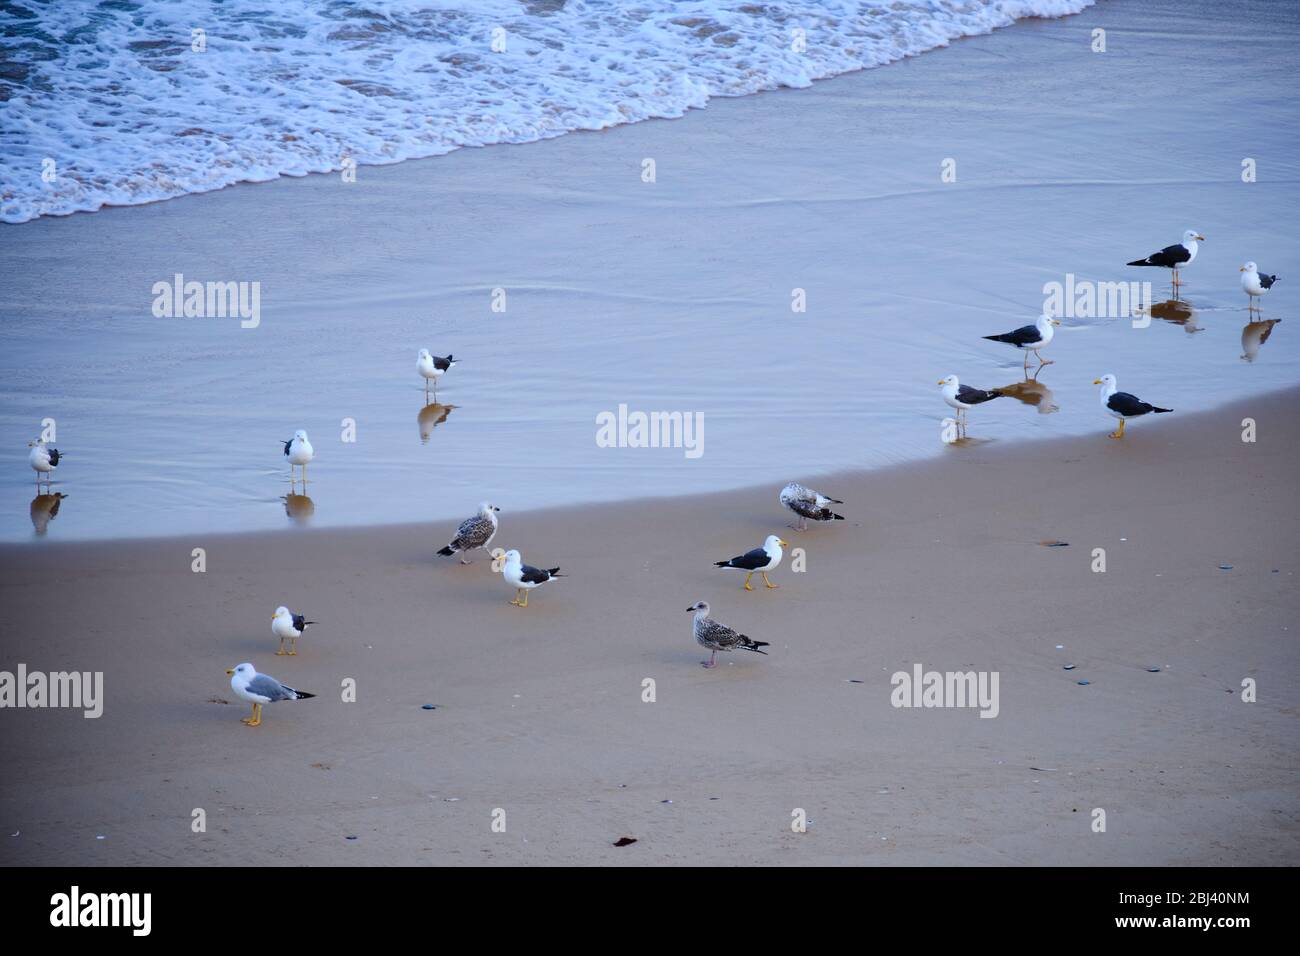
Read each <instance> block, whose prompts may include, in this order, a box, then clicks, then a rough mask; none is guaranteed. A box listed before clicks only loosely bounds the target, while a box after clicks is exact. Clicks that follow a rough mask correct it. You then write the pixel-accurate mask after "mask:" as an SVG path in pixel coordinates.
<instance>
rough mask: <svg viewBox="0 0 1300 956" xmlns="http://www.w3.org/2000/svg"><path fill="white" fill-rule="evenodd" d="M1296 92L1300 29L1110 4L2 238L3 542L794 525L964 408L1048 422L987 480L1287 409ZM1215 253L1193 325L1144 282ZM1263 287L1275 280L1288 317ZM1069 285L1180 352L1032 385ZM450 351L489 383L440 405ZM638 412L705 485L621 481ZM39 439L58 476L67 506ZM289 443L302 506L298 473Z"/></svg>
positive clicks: (1139, 354) (1285, 6) (1138, 349)
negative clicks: (600, 126)
mask: <svg viewBox="0 0 1300 956" xmlns="http://www.w3.org/2000/svg"><path fill="white" fill-rule="evenodd" d="M154 6H157V5H154ZM226 6H228V5H223V8H224V7H226ZM681 6H689V5H685V4H683V5H681ZM980 6H982V5H978V4H968V5H962V6H961V7H960V9H967V10H975V9H976V8H977V7H980ZM928 7H929V5H928V4H923V5H919V6H918V5H913V6H912V7H905V6H903V5H893V6H891V9H896V10H904V9H922V8H928ZM769 8H770V9H781V8H778V7H772V6H770V5H764V9H769ZM163 9H168V8H167V7H166V6H164V7H163ZM565 9H566V10H567V9H568V7H567V6H566V8H565ZM736 9H740V8H739V7H737V8H736ZM832 9H834V8H832ZM227 12H228V11H227ZM1175 20H1176V22H1177V23H1178V25H1179V29H1178V31H1176V32H1174V33H1171V32H1170V30H1169V24H1170V23H1171V22H1174V21H1175ZM1100 25H1104V27H1105V28H1106V29H1107V30H1108V32H1109V46H1108V50H1107V52H1105V53H1096V52H1093V51H1092V49H1091V46H1090V40H1091V36H1092V31H1093V30H1094V29H1096V28H1098V27H1099V26H1100ZM1247 50H1248V51H1249V52H1250V55H1249V56H1247V55H1243V54H1244V51H1247ZM1191 60H1194V61H1195V63H1196V76H1197V80H1196V81H1195V82H1193V83H1192V84H1191V85H1189V86H1188V87H1186V89H1185V90H1184V91H1183V93H1182V94H1181V95H1179V96H1178V97H1174V98H1172V99H1169V100H1168V101H1164V102H1159V103H1153V102H1152V100H1151V96H1150V92H1149V91H1150V90H1151V89H1152V88H1153V87H1154V86H1157V85H1158V84H1160V83H1162V82H1165V81H1166V80H1167V78H1168V77H1170V76H1173V75H1179V76H1183V75H1186V71H1187V64H1188V62H1189V61H1191ZM1298 71H1300V9H1298V8H1297V6H1296V4H1294V3H1289V2H1288V3H1281V2H1279V3H1260V4H1251V5H1248V6H1245V7H1242V8H1240V9H1239V10H1238V11H1237V12H1236V13H1235V14H1234V15H1233V16H1232V17H1227V16H1226V15H1225V14H1224V12H1223V8H1222V7H1221V6H1220V5H1219V4H1216V3H1212V2H1208V0H1206V2H1199V0H1190V2H1172V0H1150V2H1146V3H1141V4H1137V3H1127V2H1112V3H1106V4H1102V5H1099V6H1097V7H1095V8H1092V9H1090V10H1088V11H1085V12H1084V13H1083V14H1081V15H1079V16H1077V17H1071V18H1066V19H1040V20H1025V21H1021V22H1019V23H1017V24H1015V25H1014V26H1011V27H1010V28H1008V29H1006V30H999V31H997V32H996V33H995V34H993V35H991V36H986V37H981V38H977V39H972V40H968V41H964V42H962V43H956V44H953V45H952V46H950V47H949V48H947V49H943V50H938V51H934V52H932V53H928V54H925V55H923V56H920V57H917V58H915V59H912V60H909V61H907V62H904V63H901V64H895V65H893V66H890V67H887V68H883V69H873V70H865V71H858V72H853V73H850V74H847V75H842V76H839V77H835V78H832V79H828V80H826V81H823V82H817V83H815V84H813V85H812V86H811V87H808V88H804V89H796V90H783V91H779V92H775V93H771V94H763V95H756V96H747V97H740V98H732V99H726V100H718V101H715V102H713V103H712V104H710V106H709V108H708V109H705V110H700V111H691V112H690V113H688V114H687V115H685V116H682V117H681V118H678V119H675V120H672V121H669V122H646V123H634V124H624V125H622V126H620V127H618V128H616V129H611V130H608V131H605V132H602V133H599V134H581V133H579V134H575V135H571V136H559V137H554V138H550V139H547V140H546V141H543V142H534V143H530V144H527V145H522V146H518V147H513V148H511V147H499V148H493V149H484V150H475V151H460V152H454V153H452V154H450V155H445V156H441V157H437V158H432V159H428V160H421V161H413V162H409V163H404V164H401V165H398V166H383V167H373V168H362V169H361V170H359V173H358V177H357V181H356V182H354V183H345V182H343V181H342V179H341V177H340V176H339V175H338V174H337V173H335V174H333V175H329V176H309V177H303V178H296V179H292V180H287V181H281V182H275V183H265V184H258V185H243V186H237V187H234V188H231V189H224V190H217V191H210V192H206V193H204V194H201V195H191V196H186V197H181V198H176V199H171V200H168V201H166V202H159V203H152V204H149V205H143V206H136V207H132V208H118V209H101V210H100V211H98V212H95V213H93V214H89V215H80V216H73V217H45V216H42V217H41V218H39V219H36V220H33V221H29V222H26V223H23V224H18V225H3V226H0V262H2V263H3V270H2V271H3V281H0V540H4V541H25V542H41V541H59V540H76V539H89V538H99V539H104V538H121V537H134V536H154V535H177V534H183V535H186V536H189V535H197V536H202V535H205V534H211V533H214V532H226V531H230V532H235V531H249V530H265V529H277V528H293V527H297V526H299V525H302V524H309V525H316V526H331V525H360V524H383V523H405V522H410V521H435V522H438V523H439V525H440V527H442V528H446V529H448V530H449V529H450V528H451V527H453V526H454V524H455V521H456V520H458V519H459V518H462V517H464V516H466V515H468V514H469V513H470V512H471V511H472V510H473V508H474V507H475V506H476V504H477V503H478V502H479V501H481V500H483V499H489V500H491V501H493V502H495V503H496V504H498V505H499V506H500V507H501V508H502V520H503V523H504V526H505V527H507V528H508V526H509V520H510V515H511V514H512V513H514V512H517V511H519V510H523V509H530V508H540V507H546V506H550V505H571V504H577V503H581V502H586V501H614V500H626V499H634V498H641V497H648V496H660V495H662V496H672V495H681V494H690V493H698V492H705V491H717V490H724V489H727V488H735V487H740V486H747V485H754V484H761V483H770V484H771V486H772V508H773V511H772V518H773V520H774V521H778V522H779V521H780V520H781V512H780V510H779V507H778V505H777V503H776V496H777V491H778V490H779V488H780V487H781V485H783V484H784V483H785V482H787V481H790V480H792V479H793V480H804V481H808V482H810V483H812V484H814V485H816V484H818V482H816V481H814V480H813V476H816V475H822V474H827V473H831V472H835V471H839V470H845V469H859V468H873V467H878V466H882V465H888V464H891V463H898V462H907V461H914V460H918V459H925V458H936V459H942V457H943V456H948V455H960V454H962V453H963V449H962V448H960V447H957V448H954V447H950V446H946V445H944V444H943V443H942V442H941V440H940V437H941V426H940V423H941V420H942V419H943V418H944V417H946V416H947V415H949V410H948V408H947V407H946V406H945V405H944V404H943V403H942V401H941V399H940V397H939V387H938V385H937V380H938V379H939V378H941V377H943V376H945V375H947V374H949V373H953V374H957V375H958V376H960V377H961V379H962V380H963V381H965V382H967V383H968V384H972V385H976V386H979V387H985V388H987V387H995V386H996V387H1007V386H1013V387H1014V389H1013V390H1014V391H1015V392H1016V393H1018V394H1019V395H1021V396H1022V397H1023V398H1024V399H1025V401H1021V400H1018V399H1017V398H1014V397H1006V398H1001V399H998V400H996V401H993V402H991V403H989V404H987V405H984V406H980V407H979V408H977V409H975V410H973V411H972V412H971V415H970V422H971V429H970V433H971V436H972V439H973V440H975V441H978V442H981V443H983V447H985V448H989V447H992V448H996V447H997V444H998V443H1005V442H1012V441H1022V440H1034V439H1039V438H1047V437H1053V436H1061V435H1081V436H1091V437H1092V438H1093V439H1094V440H1096V441H1097V442H1099V443H1102V444H1106V439H1105V437H1104V436H1105V434H1106V432H1108V431H1109V430H1110V429H1112V428H1113V427H1114V423H1113V420H1112V419H1110V418H1109V417H1107V416H1106V415H1105V414H1104V413H1103V411H1102V410H1101V408H1100V406H1099V403H1098V396H1097V389H1096V388H1095V387H1094V386H1092V384H1091V382H1092V380H1093V379H1095V378H1097V377H1098V376H1099V375H1101V374H1105V373H1108V372H1109V373H1114V374H1116V375H1117V376H1118V378H1119V383H1120V387H1121V388H1123V389H1126V390H1128V391H1132V392H1135V393H1137V394H1138V395H1139V396H1140V397H1142V398H1144V399H1147V400H1149V401H1152V402H1155V403H1157V404H1160V405H1164V406H1167V407H1172V408H1174V409H1175V416H1181V415H1184V414H1192V413H1195V412H1196V411H1197V410H1199V409H1202V408H1208V407H1211V406H1213V405H1215V404H1217V403H1220V402H1226V401H1230V400H1234V399H1239V398H1247V397H1249V396H1251V395H1254V394H1259V393H1261V392H1264V391H1266V390H1270V389H1274V388H1278V387H1282V386H1287V385H1292V384H1295V383H1296V382H1297V381H1300V325H1297V324H1296V323H1300V315H1297V312H1296V310H1295V308H1294V306H1295V304H1296V302H1297V301H1300V298H1298V297H1300V247H1297V245H1296V241H1295V239H1296V237H1295V233H1294V223H1295V222H1296V221H1297V220H1298V219H1300V128H1298V127H1296V126H1295V124H1289V123H1284V122H1261V121H1259V113H1258V110H1257V106H1258V103H1259V100H1260V97H1261V96H1267V95H1268V94H1269V91H1276V90H1280V89H1285V88H1286V86H1287V84H1289V83H1293V82H1294V80H1293V77H1294V76H1295V75H1296V74H1297V72H1298ZM124 146H126V147H129V137H127V138H125V139H124ZM184 149H185V144H184V143H181V144H180V146H179V147H178V153H177V155H183V154H184ZM127 152H129V148H128V149H127ZM160 155H162V156H164V158H167V159H168V162H170V161H171V160H170V157H171V156H172V153H171V152H167V153H165V154H160ZM645 157H653V158H655V159H656V162H657V170H658V173H657V179H656V181H655V182H653V183H647V182H645V181H644V180H643V178H642V175H641V172H642V160H643V158H645ZM947 159H953V160H955V163H956V169H957V177H956V181H955V182H944V181H943V180H942V178H941V169H942V164H943V163H944V161H945V160H947ZM1245 159H1249V160H1251V163H1252V164H1253V168H1254V169H1256V171H1257V177H1256V178H1255V179H1254V181H1250V182H1247V181H1246V180H1245V179H1243V175H1242V173H1243V161H1244V160H1245ZM160 161H161V160H160ZM1186 228H1194V229H1197V230H1199V231H1201V232H1202V233H1204V234H1205V235H1206V236H1207V241H1206V242H1205V243H1204V244H1203V245H1202V246H1201V248H1200V252H1199V255H1198V257H1197V259H1196V261H1195V263H1194V264H1193V265H1192V266H1191V267H1190V268H1189V269H1188V270H1187V273H1186V279H1187V284H1186V286H1185V287H1184V289H1183V291H1182V293H1181V301H1179V302H1174V303H1172V304H1171V296H1170V291H1169V285H1168V274H1167V273H1165V272H1163V271H1160V270H1139V269H1131V268H1126V267H1125V266H1124V263H1125V262H1127V261H1128V260H1130V259H1134V258H1137V257H1139V256H1142V255H1145V254H1147V253H1149V252H1151V251H1154V250H1155V249H1158V248H1160V247H1161V246H1164V245H1167V244H1170V243H1172V242H1174V241H1176V240H1177V238H1178V237H1179V236H1181V234H1182V232H1183V230H1184V229H1186ZM1250 259H1253V260H1255V261H1257V262H1258V263H1259V264H1260V266H1261V267H1262V268H1263V269H1264V270H1265V271H1268V272H1274V273H1278V274H1280V275H1281V276H1282V279H1281V281H1280V282H1279V283H1278V285H1277V287H1276V288H1275V290H1274V291H1273V293H1271V295H1270V297H1269V298H1268V299H1266V300H1265V302H1264V304H1263V313H1262V315H1261V316H1258V317H1256V316H1252V315H1250V314H1248V313H1247V309H1246V301H1245V296H1244V294H1243V293H1242V292H1241V290H1240V287H1239V285H1238V278H1239V273H1238V271H1237V270H1238V268H1239V266H1240V265H1241V263H1243V262H1244V261H1246V260H1250ZM178 273H179V274H182V275H183V276H184V277H185V279H186V280H190V281H200V282H203V281H235V282H257V283H259V288H260V290H261V291H260V321H259V323H258V325H257V327H256V328H241V327H240V322H239V320H238V319H230V318H224V319H223V318H190V319H187V318H176V317H166V316H159V315H157V314H155V308H154V307H155V303H156V299H157V293H156V292H155V291H154V290H155V288H156V287H157V285H158V283H169V282H173V281H174V277H175V276H176V275H177V274H178ZM1071 276H1073V277H1074V280H1071V279H1070V277H1071ZM1070 281H1077V282H1097V283H1099V282H1114V281H1125V282H1128V281H1137V282H1142V281H1150V282H1151V283H1152V293H1153V300H1154V301H1155V303H1156V305H1157V308H1156V313H1157V314H1156V316H1155V317H1154V318H1153V319H1152V321H1151V322H1150V324H1149V325H1145V326H1141V325H1139V327H1135V326H1134V325H1133V323H1132V320H1131V318H1129V317H1114V316H1111V317H1105V316H1089V315H1067V316H1066V317H1065V319H1064V325H1063V326H1062V328H1061V329H1060V330H1058V338H1057V341H1056V342H1055V343H1053V345H1052V347H1051V348H1050V349H1049V351H1048V352H1047V355H1048V356H1049V357H1051V358H1053V359H1055V360H1056V362H1055V364H1053V365H1050V366H1048V367H1047V368H1046V369H1044V370H1043V371H1042V372H1041V373H1040V374H1039V375H1038V377H1037V379H1036V381H1035V382H1031V383H1028V384H1026V383H1025V382H1024V376H1023V375H1022V371H1021V357H1020V355H1019V354H1018V353H1016V352H1014V351H1013V350H1011V349H1009V348H1008V347H1006V346H1003V345H999V344H996V343H993V342H988V341H985V340H984V339H982V338H981V336H984V335H988V334H993V333H998V332H1004V331H1008V330H1010V329H1013V328H1015V327H1017V326H1019V325H1023V324H1026V323H1029V322H1032V321H1033V319H1034V318H1035V317H1036V316H1037V315H1038V314H1039V312H1040V311H1041V309H1042V307H1043V304H1044V292H1043V290H1044V286H1045V285H1047V284H1049V283H1053V282H1056V283H1061V284H1063V285H1064V284H1066V283H1068V282H1070ZM498 289H499V290H502V291H503V293H504V295H505V302H506V308H505V310H504V311H495V310H494V309H493V304H494V302H495V301H496V294H495V290H498ZM796 290H802V291H803V294H804V297H805V299H806V310H805V311H794V310H793V309H792V301H793V299H794V296H795V293H796ZM1261 320H1262V322H1261ZM1265 333H1267V337H1266V338H1265ZM420 348H429V349H430V350H432V351H433V352H434V353H435V354H446V353H448V352H452V353H454V354H455V356H456V357H457V359H459V360H460V364H459V365H458V366H457V367H456V368H455V369H453V370H452V372H451V373H449V374H448V376H447V377H446V378H445V379H444V380H443V382H442V383H441V384H440V386H439V389H438V400H437V402H436V403H434V402H426V399H425V395H424V390H423V385H422V383H421V381H420V379H419V378H418V376H417V375H416V372H415V363H416V353H417V351H418V350H419V349H420ZM621 405H625V406H627V408H628V410H629V412H636V411H643V412H652V411H667V412H673V411H677V412H682V413H683V414H685V415H691V416H694V415H697V414H699V415H702V416H703V421H704V430H703V444H702V446H701V448H702V454H701V455H699V456H698V457H690V456H689V455H688V451H689V450H688V449H684V448H680V449H679V448H603V447H600V445H599V443H598V441H597V433H598V424H597V420H598V417H599V416H601V415H602V414H607V413H613V414H614V415H617V414H618V410H619V407H620V406H621ZM47 418H49V419H53V420H54V421H55V422H56V424H57V429H58V442H57V444H58V446H59V447H60V448H61V449H62V450H63V451H64V452H65V453H66V454H67V458H66V459H65V461H64V463H63V464H62V465H61V466H60V468H59V471H58V473H57V478H56V480H55V482H54V486H53V493H52V494H37V493H36V490H35V487H34V480H33V475H32V472H31V470H30V469H29V468H28V466H27V461H26V458H27V448H26V442H27V441H28V440H30V439H32V438H35V437H36V436H37V434H39V432H40V431H41V427H42V422H43V420H45V419H47ZM1167 420H1168V418H1167V417H1166V416H1161V417H1160V419H1155V420H1151V419H1147V420H1140V421H1137V422H1135V423H1133V425H1132V427H1131V428H1130V429H1129V435H1128V437H1127V438H1126V439H1125V441H1126V442H1148V443H1150V442H1155V443H1158V442H1160V441H1162V440H1163V439H1162V437H1161V427H1162V421H1167ZM349 423H350V424H351V425H352V426H355V427H354V430H351V431H350V427H349ZM297 428H305V429H307V431H308V432H309V433H310V435H311V437H312V441H313V443H314V445H315V447H316V451H317V460H316V462H315V463H313V465H312V466H311V468H310V470H309V476H310V478H311V481H310V484H309V486H308V489H307V493H306V494H303V493H302V491H301V486H300V485H299V486H298V488H297V489H294V488H293V487H292V486H291V485H290V481H289V469H288V466H287V464H286V461H285V459H284V457H283V454H282V446H281V445H280V444H279V443H280V442H281V441H283V440H285V439H287V438H289V437H290V436H291V435H292V433H293V431H294V429H297ZM349 438H355V440H348V439H349ZM1259 440H1260V441H1267V440H1269V439H1268V436H1267V435H1261V436H1260V439H1259ZM826 490H829V491H831V492H834V490H835V489H834V488H833V487H831V488H828V489H826ZM1171 493H1176V487H1174V486H1171ZM63 495H66V497H59V496H63ZM948 504H949V503H936V507H946V506H948ZM56 507H57V511H55V509H56ZM887 507H888V502H881V501H854V502H849V503H847V504H846V506H845V508H844V513H845V514H847V515H849V517H851V518H852V519H854V520H859V521H863V522H865V523H867V524H869V523H870V522H871V520H872V517H873V515H874V514H876V513H878V512H879V511H880V510H881V509H884V508H887ZM438 536H441V535H438ZM199 543H201V541H200V542H199ZM442 543H444V542H443V541H441V540H438V541H433V540H431V542H430V545H431V549H432V547H435V546H438V545H440V544H442ZM525 545H526V543H525Z"/></svg>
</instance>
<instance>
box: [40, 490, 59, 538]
mask: <svg viewBox="0 0 1300 956" xmlns="http://www.w3.org/2000/svg"><path fill="white" fill-rule="evenodd" d="M66 497H68V496H67V495H65V494H64V493H63V492H61V491H56V492H54V494H52V495H37V496H36V497H35V498H33V499H32V507H31V515H32V527H33V528H35V529H36V534H37V536H38V537H39V536H42V535H44V534H45V532H46V531H47V530H48V529H49V527H50V522H51V521H53V520H54V519H55V518H57V517H58V516H59V505H60V504H62V503H63V499H64V498H66Z"/></svg>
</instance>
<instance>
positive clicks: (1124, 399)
mask: <svg viewBox="0 0 1300 956" xmlns="http://www.w3.org/2000/svg"><path fill="white" fill-rule="evenodd" d="M1092 384H1093V385H1100V386H1101V407H1102V408H1104V409H1106V411H1107V413H1108V414H1110V415H1112V416H1114V417H1115V418H1118V419H1119V429H1118V430H1117V431H1113V432H1111V433H1110V437H1111V438H1123V437H1124V422H1125V421H1126V420H1127V419H1130V418H1138V417H1140V416H1142V415H1146V414H1148V413H1150V412H1172V411H1173V409H1172V408H1159V407H1157V406H1155V405H1152V404H1150V403H1148V402H1144V401H1142V400H1141V399H1140V398H1138V397H1137V396H1136V395H1130V394H1129V393H1128V392H1121V391H1117V389H1118V388H1119V385H1118V384H1116V382H1115V376H1114V375H1103V376H1102V377H1101V378H1098V379H1094V380H1093V383H1092Z"/></svg>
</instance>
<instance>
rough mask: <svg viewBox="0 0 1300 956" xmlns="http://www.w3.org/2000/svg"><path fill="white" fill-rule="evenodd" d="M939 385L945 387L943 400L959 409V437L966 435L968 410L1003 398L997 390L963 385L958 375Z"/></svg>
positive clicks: (944, 379) (942, 379)
mask: <svg viewBox="0 0 1300 956" xmlns="http://www.w3.org/2000/svg"><path fill="white" fill-rule="evenodd" d="M939 384H940V385H942V386H943V400H944V401H945V402H947V403H948V405H949V406H950V407H952V408H955V409H957V428H958V431H959V436H964V435H965V434H966V410H967V409H968V408H972V407H974V406H976V405H982V404H983V403H984V402H991V401H992V400H993V399H995V398H1001V397H1002V393H1001V392H999V391H998V390H997V389H983V388H971V387H970V386H969V385H963V384H961V383H960V382H959V381H957V376H956V375H949V376H948V377H947V378H941V379H939Z"/></svg>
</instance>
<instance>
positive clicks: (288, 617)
mask: <svg viewBox="0 0 1300 956" xmlns="http://www.w3.org/2000/svg"><path fill="white" fill-rule="evenodd" d="M315 623H316V622H315V621H309V620H307V618H306V617H304V616H303V615H301V614H294V613H293V612H292V611H290V610H289V609H288V608H287V607H285V606H284V605H281V606H280V607H277V608H276V609H275V614H273V615H272V616H271V633H272V634H274V635H275V636H276V637H278V638H279V639H280V649H279V650H278V651H276V652H275V656H276V657H284V656H286V655H287V656H289V657H293V656H294V655H295V654H297V653H298V638H300V637H302V632H303V631H305V630H307V625H308V624H315ZM286 640H287V641H288V642H289V649H288V650H287V651H286V650H285V649H284V642H285V641H286Z"/></svg>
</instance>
